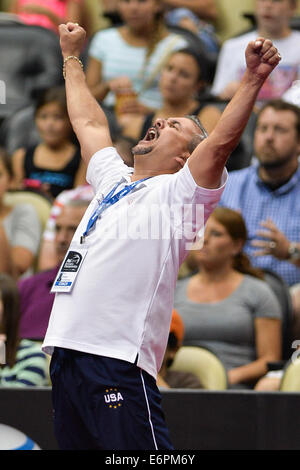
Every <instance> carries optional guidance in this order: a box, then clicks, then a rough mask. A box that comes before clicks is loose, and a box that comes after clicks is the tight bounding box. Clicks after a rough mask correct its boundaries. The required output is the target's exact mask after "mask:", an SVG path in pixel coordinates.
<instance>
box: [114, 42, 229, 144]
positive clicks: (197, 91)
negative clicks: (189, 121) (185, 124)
mask: <svg viewBox="0 0 300 470" xmlns="http://www.w3.org/2000/svg"><path fill="white" fill-rule="evenodd" d="M201 69H202V64H201V59H200V58H199V56H198V55H197V54H196V53H195V51H194V50H193V49H190V48H184V49H180V50H178V51H174V52H172V54H171V55H170V56H169V59H168V60H167V62H166V63H165V65H164V67H163V69H162V72H161V76H160V81H159V87H160V91H161V95H162V99H163V101H162V106H161V107H160V108H159V109H158V110H156V111H153V112H151V113H149V114H147V115H146V116H141V115H140V116H138V115H134V114H132V113H131V112H130V111H131V109H130V103H128V104H126V103H125V104H124V107H123V109H122V114H121V116H120V117H119V122H120V124H121V127H122V133H123V135H126V136H128V137H130V138H132V139H135V140H137V141H138V140H140V139H142V138H143V137H144V136H145V135H146V132H147V130H148V129H149V127H151V126H152V123H153V122H155V120H156V119H158V118H164V119H167V118H169V117H171V116H178V117H180V116H185V115H191V114H194V115H196V116H198V118H199V119H200V121H201V123H202V124H203V126H204V128H205V129H206V131H207V132H208V133H210V132H211V131H212V130H213V128H214V127H215V125H216V123H217V122H218V120H219V118H220V116H221V111H220V110H219V109H218V108H217V107H216V106H214V105H213V104H212V103H208V102H207V101H204V100H201V99H200V98H199V96H200V95H201V92H203V90H204V89H205V82H204V81H203V78H202V70H201Z"/></svg>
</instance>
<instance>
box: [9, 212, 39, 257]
mask: <svg viewBox="0 0 300 470" xmlns="http://www.w3.org/2000/svg"><path fill="white" fill-rule="evenodd" d="M12 224H13V227H12V238H11V239H10V244H11V245H12V246H21V247H24V248H27V249H28V250H29V251H30V252H31V253H33V254H34V255H36V254H37V252H38V249H39V245H40V239H41V224H40V221H39V218H38V215H37V213H36V211H35V209H34V208H33V207H31V206H30V205H29V204H22V205H16V206H15V208H14V213H13V222H12Z"/></svg>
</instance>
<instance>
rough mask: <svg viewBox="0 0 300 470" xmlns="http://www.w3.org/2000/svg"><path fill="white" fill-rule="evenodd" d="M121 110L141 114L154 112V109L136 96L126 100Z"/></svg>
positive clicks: (121, 111)
mask: <svg viewBox="0 0 300 470" xmlns="http://www.w3.org/2000/svg"><path fill="white" fill-rule="evenodd" d="M119 112H120V113H121V114H139V115H146V114H149V113H151V112H152V109H150V108H148V106H145V105H144V104H142V103H140V102H139V101H138V100H137V99H136V98H133V99H128V100H124V102H123V103H122V106H121V107H120V110H119Z"/></svg>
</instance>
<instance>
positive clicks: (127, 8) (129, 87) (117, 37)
mask: <svg viewBox="0 0 300 470" xmlns="http://www.w3.org/2000/svg"><path fill="white" fill-rule="evenodd" d="M117 6H118V12H119V13H120V16H121V18H122V21H123V24H122V25H121V26H119V27H112V28H109V29H107V30H104V31H99V32H98V33H96V34H95V36H94V38H93V39H92V42H91V45H90V49H89V56H90V58H89V61H88V66H87V72H86V76H87V84H88V86H89V88H90V90H91V92H92V93H93V95H94V96H95V97H96V98H97V99H98V100H99V101H101V102H103V104H104V105H105V106H107V107H109V108H114V107H115V105H116V113H117V115H118V114H119V101H120V100H121V101H122V102H124V101H130V102H131V112H132V113H135V114H146V113H147V112H149V109H157V108H159V107H160V106H161V95H160V91H159V87H158V79H159V74H160V70H161V68H162V66H163V64H164V62H165V61H166V59H167V57H168V55H169V53H170V52H171V51H173V50H175V49H179V48H182V47H185V46H186V44H187V43H186V40H185V39H183V38H182V37H181V36H179V35H177V34H173V33H170V32H169V31H168V30H167V28H166V26H165V23H164V20H163V16H162V11H161V5H160V2H159V0H118V2H117ZM116 97H117V99H116Z"/></svg>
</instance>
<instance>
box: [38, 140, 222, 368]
mask: <svg viewBox="0 0 300 470" xmlns="http://www.w3.org/2000/svg"><path fill="white" fill-rule="evenodd" d="M131 172H132V170H131V169H130V168H128V167H127V166H126V165H125V164H124V162H123V160H122V159H121V157H120V156H119V155H118V154H117V152H116V150H115V149H114V148H111V147H109V148H105V149H103V150H100V151H99V152H97V153H96V154H95V155H94V156H93V157H92V159H91V161H90V163H89V166H88V170H87V180H88V182H89V183H90V184H91V185H92V187H93V189H94V191H95V198H94V199H93V200H92V202H91V204H90V206H89V207H88V209H87V211H86V213H85V215H84V217H83V219H82V221H81V222H80V224H79V226H78V228H77V230H76V232H75V235H74V238H73V241H72V243H71V247H76V244H77V246H78V244H79V242H80V236H81V235H82V234H83V232H84V231H85V229H86V225H87V222H88V220H89V218H90V216H91V215H92V214H93V212H94V210H95V209H96V207H97V206H98V204H99V201H100V200H102V199H103V197H104V196H106V194H107V193H108V192H109V191H110V190H111V189H112V188H113V186H114V185H115V184H116V182H118V181H120V180H122V184H121V185H120V186H119V187H118V190H117V191H119V190H120V189H122V188H123V187H124V185H125V184H128V183H130V182H131V179H130V173H131ZM226 178H227V173H226V170H224V174H223V178H222V183H221V187H220V188H219V189H211V190H210V189H204V188H201V187H199V186H197V185H196V183H195V181H194V179H193V177H192V175H191V173H190V170H189V167H188V164H186V165H185V166H184V168H183V169H182V170H180V171H179V172H178V173H176V174H171V175H161V176H156V177H153V178H150V179H147V180H146V181H144V182H142V183H139V184H138V186H137V187H136V190H134V191H133V192H131V193H129V194H128V195H127V196H125V197H124V198H123V199H121V200H120V201H119V202H117V203H116V204H114V205H112V206H110V207H109V208H108V209H106V210H105V212H104V213H103V215H102V216H101V219H99V220H97V223H96V228H95V230H93V231H92V232H91V233H90V234H89V235H88V236H87V237H86V240H85V242H84V244H83V247H84V248H87V249H88V252H87V254H86V257H85V258H84V261H83V264H82V266H81V268H80V270H79V273H78V276H77V278H76V281H75V284H74V287H73V290H72V291H71V293H57V294H56V297H55V301H54V305H53V309H52V313H51V317H50V321H49V325H48V330H47V334H46V337H45V340H44V344H43V350H44V351H45V352H47V353H48V354H51V353H52V351H53V346H58V347H63V348H67V349H75V350H79V351H83V352H87V353H92V354H97V355H102V356H108V357H112V358H118V359H122V360H125V361H128V362H132V363H133V362H135V360H136V359H137V358H138V359H137V365H138V366H139V367H141V368H142V369H144V370H145V371H146V372H148V373H149V374H151V375H152V376H153V377H156V374H157V372H158V370H159V369H160V366H161V362H162V359H163V355H164V352H165V347H166V344H167V339H168V334H169V327H170V321H171V313H172V308H173V299H174V289H175V284H176V280H177V274H178V269H179V266H180V264H181V263H182V261H183V260H184V258H185V257H186V255H187V250H188V248H189V245H188V241H190V239H191V237H192V235H191V230H193V231H194V232H196V231H198V229H200V228H201V226H203V219H202V220H201V217H200V218H198V215H195V212H194V211H192V212H189V211H188V210H185V212H182V208H183V205H184V208H185V209H186V208H189V207H191V206H192V207H193V208H195V207H198V206H197V205H199V207H200V205H202V204H204V213H205V216H204V219H205V220H206V219H207V217H208V216H209V214H210V213H211V212H212V210H213V209H214V208H215V206H216V205H217V203H218V201H219V199H220V197H221V194H222V192H223V189H224V186H225V182H226V181H225V180H226ZM160 213H161V214H162V217H161V218H160ZM182 213H184V215H185V217H184V219H185V222H186V226H185V227H184V230H183V229H182V224H181V222H182ZM158 220H160V222H159V223H158ZM159 226H160V227H161V231H160V230H159V231H157V228H158V227H159ZM182 231H184V233H183V235H182ZM158 232H159V233H158ZM161 234H162V235H161ZM170 234H171V236H170ZM74 249H75V248H74Z"/></svg>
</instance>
